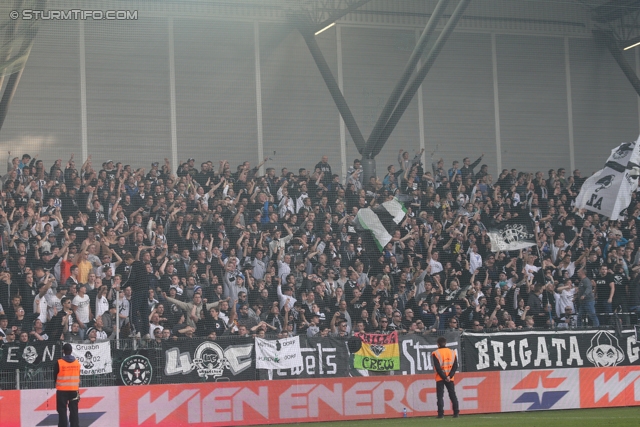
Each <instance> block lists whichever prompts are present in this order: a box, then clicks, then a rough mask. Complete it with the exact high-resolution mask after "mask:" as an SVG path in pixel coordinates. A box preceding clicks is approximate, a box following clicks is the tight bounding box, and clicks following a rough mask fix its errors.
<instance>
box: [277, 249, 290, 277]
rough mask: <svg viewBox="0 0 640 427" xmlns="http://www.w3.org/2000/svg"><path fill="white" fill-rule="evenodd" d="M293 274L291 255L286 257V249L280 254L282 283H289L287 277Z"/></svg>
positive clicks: (279, 273) (279, 272) (279, 271)
mask: <svg viewBox="0 0 640 427" xmlns="http://www.w3.org/2000/svg"><path fill="white" fill-rule="evenodd" d="M289 274H291V255H289V254H286V255H284V247H282V248H280V251H279V252H278V277H279V278H280V283H285V282H286V281H287V276H288V275H289Z"/></svg>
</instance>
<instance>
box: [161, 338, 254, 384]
mask: <svg viewBox="0 0 640 427" xmlns="http://www.w3.org/2000/svg"><path fill="white" fill-rule="evenodd" d="M253 345H254V344H253V339H252V338H236V337H234V338H227V337H219V338H217V339H216V340H215V341H209V340H206V339H197V338H194V339H191V340H181V341H165V342H163V343H162V350H163V358H164V360H163V363H162V366H164V372H163V373H162V375H163V378H162V379H163V382H164V383H189V382H202V381H250V380H254V379H256V371H255V359H254V358H253V355H252V353H253Z"/></svg>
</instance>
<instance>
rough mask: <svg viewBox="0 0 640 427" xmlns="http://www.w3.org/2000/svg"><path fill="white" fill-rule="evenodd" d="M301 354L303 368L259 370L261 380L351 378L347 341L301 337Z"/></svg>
mask: <svg viewBox="0 0 640 427" xmlns="http://www.w3.org/2000/svg"><path fill="white" fill-rule="evenodd" d="M300 354H301V355H302V366H300V367H296V368H286V369H283V368H280V369H273V370H267V369H259V370H258V375H259V378H260V379H262V380H270V379H290V378H329V377H348V376H349V371H350V362H349V349H348V348H347V340H345V339H341V338H332V337H326V338H319V337H311V338H310V337H306V336H300Z"/></svg>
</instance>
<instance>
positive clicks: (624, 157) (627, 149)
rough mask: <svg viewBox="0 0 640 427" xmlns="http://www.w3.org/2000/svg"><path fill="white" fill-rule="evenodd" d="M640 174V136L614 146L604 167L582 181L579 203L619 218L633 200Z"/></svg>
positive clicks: (581, 207) (592, 209)
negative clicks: (632, 140) (634, 140)
mask: <svg viewBox="0 0 640 427" xmlns="http://www.w3.org/2000/svg"><path fill="white" fill-rule="evenodd" d="M638 176H640V138H638V141H636V142H624V143H622V144H620V145H619V146H617V147H616V148H614V149H613V150H611V155H610V156H609V158H608V159H607V162H606V163H605V165H604V168H602V169H601V170H599V171H597V172H596V173H594V174H593V175H591V176H590V177H589V178H588V179H587V180H586V181H585V182H584V184H582V189H581V190H580V194H578V197H576V207H577V208H579V209H587V210H590V211H593V212H597V213H599V214H602V215H605V216H607V217H609V218H610V219H612V220H617V219H618V218H620V216H621V212H622V211H624V210H625V209H626V208H627V207H629V204H630V203H631V196H632V194H633V192H634V191H636V189H637V188H638Z"/></svg>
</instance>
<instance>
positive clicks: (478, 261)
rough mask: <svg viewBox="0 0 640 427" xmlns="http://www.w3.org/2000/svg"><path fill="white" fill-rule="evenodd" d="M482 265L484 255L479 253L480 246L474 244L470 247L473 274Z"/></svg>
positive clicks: (470, 268) (470, 266) (471, 271)
mask: <svg viewBox="0 0 640 427" xmlns="http://www.w3.org/2000/svg"><path fill="white" fill-rule="evenodd" d="M480 267H482V255H480V254H479V253H478V246H477V245H475V244H474V245H473V246H471V248H470V249H469V272H470V273H471V274H473V273H475V271H476V270H477V269H478V268H480Z"/></svg>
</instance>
